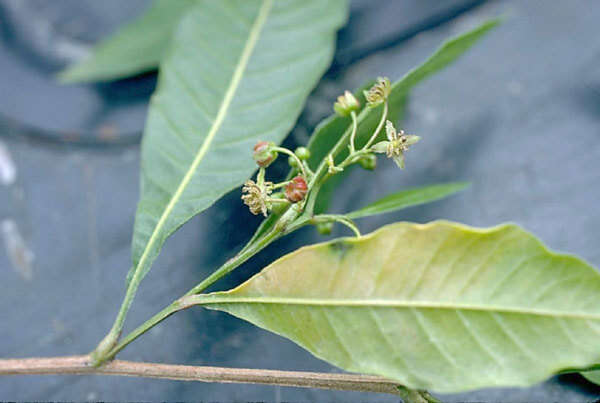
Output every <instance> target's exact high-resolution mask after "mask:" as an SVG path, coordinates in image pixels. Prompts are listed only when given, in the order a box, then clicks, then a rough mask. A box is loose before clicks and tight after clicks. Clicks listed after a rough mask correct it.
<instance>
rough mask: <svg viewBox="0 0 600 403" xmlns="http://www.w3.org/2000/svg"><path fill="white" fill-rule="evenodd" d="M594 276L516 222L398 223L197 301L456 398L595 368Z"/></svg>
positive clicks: (314, 349)
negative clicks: (485, 224) (455, 394)
mask: <svg viewBox="0 0 600 403" xmlns="http://www.w3.org/2000/svg"><path fill="white" fill-rule="evenodd" d="M599 293H600V274H599V273H598V272H597V271H596V270H595V269H594V268H593V267H591V266H589V265H588V264H586V263H585V262H583V261H581V260H579V259H577V258H575V257H572V256H567V255H560V254H556V253H553V252H551V251H549V250H548V249H546V248H545V247H544V246H543V244H542V243H541V242H540V241H539V240H537V239H536V238H535V237H534V236H532V235H531V234H529V233H527V232H525V231H523V230H522V229H520V228H519V227H517V226H516V225H502V226H498V227H494V228H490V229H476V228H471V227H466V226H462V225H458V224H454V223H449V222H445V221H438V222H433V223H430V224H426V225H419V224H411V223H398V224H393V225H390V226H387V227H384V228H382V229H380V230H379V231H376V232H375V233H373V234H371V235H369V236H365V237H361V238H359V239H356V238H352V239H350V238H349V239H341V240H337V241H334V242H329V243H324V244H319V245H314V246H310V247H305V248H302V249H300V250H298V251H296V252H294V253H291V254H289V255H287V256H285V257H283V258H281V259H279V260H277V261H276V262H274V263H273V264H271V265H270V266H268V267H267V268H265V269H264V270H263V271H262V272H261V273H259V274H258V275H256V276H254V277H252V278H251V279H250V280H248V281H247V282H245V283H244V284H242V285H241V286H239V287H237V288H235V289H233V290H231V291H228V292H219V293H213V294H206V295H199V296H195V297H192V298H193V299H194V302H195V303H198V304H202V305H205V306H206V307H208V308H212V309H218V310H222V311H226V312H229V313H231V314H233V315H235V316H237V317H240V318H242V319H245V320H248V321H250V322H252V323H254V324H255V325H257V326H260V327H262V328H265V329H268V330H270V331H273V332H275V333H277V334H280V335H282V336H284V337H287V338H289V339H291V340H292V341H294V342H296V343H298V344H299V345H300V346H302V347H304V348H305V349H307V350H308V351H310V352H311V353H313V354H314V355H315V356H317V357H319V358H322V359H324V360H326V361H329V362H331V363H332V364H335V365H337V366H338V367H340V368H343V369H345V370H348V371H353V372H361V373H368V374H377V375H381V376H385V377H388V378H391V379H394V380H397V381H398V382H399V383H400V384H402V385H405V386H407V387H410V388H415V389H430V390H434V391H437V392H443V393H452V392H460V391H465V390H471V389H475V388H484V387H496V386H528V385H531V384H534V383H537V382H540V381H542V380H544V379H545V378H547V377H549V376H551V375H552V374H555V373H557V372H558V371H560V370H564V369H573V368H580V369H581V368H590V367H592V366H593V365H595V364H598V363H599V362H600V350H599V349H598V337H599V336H600V300H599V299H598V295H599Z"/></svg>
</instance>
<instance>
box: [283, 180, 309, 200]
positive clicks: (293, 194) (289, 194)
mask: <svg viewBox="0 0 600 403" xmlns="http://www.w3.org/2000/svg"><path fill="white" fill-rule="evenodd" d="M306 193H308V185H307V184H306V181H305V180H304V178H303V177H302V176H300V175H298V176H296V177H294V178H293V179H292V180H291V181H290V183H288V184H287V185H286V187H285V198H286V199H288V200H289V201H290V202H292V203H298V202H299V201H301V200H303V199H304V198H305V197H306Z"/></svg>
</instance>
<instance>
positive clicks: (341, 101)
mask: <svg viewBox="0 0 600 403" xmlns="http://www.w3.org/2000/svg"><path fill="white" fill-rule="evenodd" d="M359 107H360V102H358V99H356V97H355V96H354V95H352V93H351V92H350V91H345V92H344V95H340V96H339V97H338V99H337V102H336V103H334V104H333V110H335V112H336V113H337V114H338V115H340V116H348V115H350V113H352V111H356V110H358V108H359Z"/></svg>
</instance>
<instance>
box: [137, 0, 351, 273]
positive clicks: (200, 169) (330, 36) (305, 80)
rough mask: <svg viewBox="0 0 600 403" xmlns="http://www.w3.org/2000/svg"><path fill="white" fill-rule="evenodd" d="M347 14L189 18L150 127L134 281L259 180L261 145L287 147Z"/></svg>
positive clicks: (255, 8)
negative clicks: (181, 230) (184, 232)
mask: <svg viewBox="0 0 600 403" xmlns="http://www.w3.org/2000/svg"><path fill="white" fill-rule="evenodd" d="M346 8H347V4H346V1H345V0H329V1H321V0H310V1H306V0H277V1H273V0H263V1H257V0H252V1H248V0H230V1H203V2H200V3H199V4H198V5H197V6H195V7H194V8H192V9H191V10H190V12H189V13H188V14H187V15H186V17H184V18H183V20H182V23H181V25H180V27H179V28H178V30H177V32H176V33H175V35H174V39H173V42H172V44H171V50H170V52H169V55H168V56H167V57H166V58H165V59H164V61H163V62H162V63H161V71H160V77H159V84H158V89H157V92H156V93H155V94H154V96H153V98H152V101H151V104H150V111H149V116H148V120H147V122H146V130H145V133H144V139H143V143H142V173H141V176H142V177H141V198H140V202H139V205H138V210H137V214H136V220H135V227H134V236H133V245H132V254H133V263H134V267H133V268H132V270H131V271H130V276H129V278H133V277H132V276H135V278H136V281H139V280H140V279H141V277H143V276H144V275H145V273H146V272H147V271H148V269H149V268H150V266H151V264H152V262H153V261H154V259H155V258H156V256H157V255H158V252H159V251H160V248H161V246H162V244H163V242H164V241H165V239H166V238H167V237H168V236H169V235H170V234H172V233H173V232H174V231H175V230H176V229H177V228H178V227H179V226H181V225H182V224H183V223H185V222H186V221H187V220H189V219H190V218H191V217H193V216H194V215H196V214H198V213H200V212H201V211H203V210H205V209H206V208H208V207H209V206H211V205H212V204H213V203H214V202H215V201H216V200H218V199H219V198H220V197H221V196H223V195H224V194H225V193H227V192H229V191H230V190H232V189H235V188H237V187H239V186H240V185H241V184H242V183H243V182H244V181H245V180H246V179H247V178H248V177H249V176H250V175H251V174H252V172H253V171H254V170H255V169H256V165H255V163H254V161H253V159H252V147H253V146H254V144H255V143H256V142H257V141H259V140H266V141H273V142H276V143H279V142H280V141H281V140H283V138H284V137H285V136H286V134H287V133H288V132H289V131H290V129H291V128H292V126H293V125H294V122H295V121H296V119H297V117H298V115H299V113H300V111H301V109H302V107H303V105H304V102H305V99H306V97H307V96H308V93H309V92H310V91H311V89H312V88H313V87H314V86H315V84H316V83H317V81H318V80H319V78H320V77H321V75H322V74H323V72H324V71H325V69H326V68H327V66H328V65H329V63H330V61H331V58H332V55H333V50H334V46H335V33H336V30H337V29H338V28H339V27H340V26H341V25H342V24H343V23H344V21H345V18H346V13H347V10H346ZM307 21H310V22H311V23H310V27H307Z"/></svg>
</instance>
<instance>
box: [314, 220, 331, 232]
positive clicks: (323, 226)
mask: <svg viewBox="0 0 600 403" xmlns="http://www.w3.org/2000/svg"><path fill="white" fill-rule="evenodd" d="M316 227H317V231H319V234H321V235H329V234H331V230H332V229H333V223H332V222H331V221H327V222H320V223H318V224H317V225H316Z"/></svg>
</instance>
